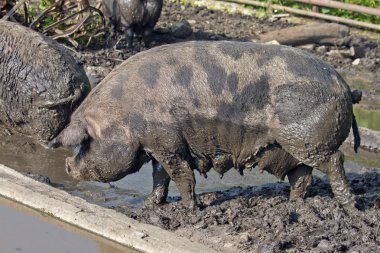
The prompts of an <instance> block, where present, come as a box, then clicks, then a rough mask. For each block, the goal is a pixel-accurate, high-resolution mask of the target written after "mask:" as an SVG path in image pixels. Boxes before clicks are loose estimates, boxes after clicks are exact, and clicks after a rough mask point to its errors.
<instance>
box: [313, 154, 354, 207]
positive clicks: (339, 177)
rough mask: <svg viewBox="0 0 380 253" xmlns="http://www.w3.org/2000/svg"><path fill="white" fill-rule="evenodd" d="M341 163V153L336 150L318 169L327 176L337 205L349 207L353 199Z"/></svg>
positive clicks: (342, 158) (342, 157) (342, 156)
mask: <svg viewBox="0 0 380 253" xmlns="http://www.w3.org/2000/svg"><path fill="white" fill-rule="evenodd" d="M343 161H344V155H343V153H342V152H341V151H339V150H337V151H336V152H335V153H334V154H332V155H331V156H330V157H329V159H328V160H327V161H325V162H324V163H322V164H321V165H320V166H319V167H318V169H319V170H320V171H322V172H324V173H325V174H326V175H327V176H328V178H329V180H330V185H331V188H332V191H333V193H334V195H335V197H336V198H337V200H338V201H339V203H341V204H342V205H344V206H349V205H354V204H355V197H354V195H353V194H352V193H351V190H350V187H349V185H348V182H347V178H346V175H345V171H344V167H343Z"/></svg>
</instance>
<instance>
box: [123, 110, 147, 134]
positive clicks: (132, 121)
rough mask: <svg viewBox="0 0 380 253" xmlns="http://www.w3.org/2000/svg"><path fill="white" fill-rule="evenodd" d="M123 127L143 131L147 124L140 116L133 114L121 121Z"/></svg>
mask: <svg viewBox="0 0 380 253" xmlns="http://www.w3.org/2000/svg"><path fill="white" fill-rule="evenodd" d="M123 122H124V124H125V125H127V126H130V127H131V128H132V129H134V130H138V131H145V130H146V128H147V122H146V120H145V119H144V117H143V116H142V114H140V113H137V112H134V113H131V114H129V115H128V116H127V117H125V118H124V119H123Z"/></svg>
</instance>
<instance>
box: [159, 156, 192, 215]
mask: <svg viewBox="0 0 380 253" xmlns="http://www.w3.org/2000/svg"><path fill="white" fill-rule="evenodd" d="M156 159H157V160H158V161H159V162H160V163H161V165H162V166H163V167H164V169H165V171H166V172H167V174H168V175H169V176H170V178H171V179H172V180H173V181H174V183H175V184H176V186H177V188H178V190H179V192H180V194H181V197H182V204H183V205H185V206H186V207H188V208H190V209H191V210H195V209H196V207H197V201H196V196H195V176H194V172H193V170H192V169H191V167H190V165H189V162H188V161H186V160H184V159H182V158H181V157H180V156H179V155H177V154H175V155H171V156H170V157H156Z"/></svg>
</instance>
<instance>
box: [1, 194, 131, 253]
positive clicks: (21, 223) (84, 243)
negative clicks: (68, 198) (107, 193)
mask: <svg viewBox="0 0 380 253" xmlns="http://www.w3.org/2000/svg"><path fill="white" fill-rule="evenodd" d="M0 252H2V253H13V252H15V253H16V252H25V253H51V252H54V253H76V252H88V253H137V251H135V250H132V249H129V248H127V247H124V246H122V245H119V244H116V243H114V242H111V241H108V240H106V239H103V238H101V237H98V236H96V235H94V234H91V233H89V232H86V231H84V230H81V229H79V228H76V227H73V226H71V225H69V224H67V223H64V222H61V221H58V220H56V219H54V218H52V217H50V216H47V215H44V214H41V213H40V212H38V211H36V210H33V209H30V208H28V207H25V206H23V205H21V204H18V203H15V202H13V201H11V200H8V199H5V198H2V197H0Z"/></svg>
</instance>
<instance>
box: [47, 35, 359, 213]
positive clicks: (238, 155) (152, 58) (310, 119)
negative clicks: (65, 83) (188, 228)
mask: <svg viewBox="0 0 380 253" xmlns="http://www.w3.org/2000/svg"><path fill="white" fill-rule="evenodd" d="M360 98H361V94H360V92H351V91H350V88H349V87H348V86H347V84H346V82H345V81H344V80H343V79H342V78H341V76H340V75H339V74H338V73H337V72H336V71H335V70H334V69H333V68H332V67H331V66H329V65H328V64H326V63H325V62H323V61H321V60H320V59H318V58H317V57H315V56H312V55H310V54H308V53H306V52H303V51H301V50H299V49H295V48H291V47H286V46H276V45H264V44H255V43H250V42H248V43H247V42H245V43H244V42H225V41H224V42H223V41H220V42H206V41H203V42H200V41H198V42H187V43H177V44H172V45H166V46H161V47H156V48H154V49H151V50H147V51H145V52H142V53H138V54H136V55H135V56H133V57H131V58H129V59H128V60H126V61H125V62H124V63H122V64H121V65H119V66H118V67H117V68H116V69H114V70H113V71H112V72H111V73H110V74H109V75H108V76H107V77H106V78H105V79H104V80H103V81H102V82H101V83H100V84H99V85H98V86H97V87H96V88H95V89H94V90H93V91H92V92H91V93H90V95H89V96H88V97H87V98H86V99H85V101H84V102H83V103H82V104H81V105H80V107H79V108H78V109H77V110H76V111H75V112H74V114H73V115H72V117H71V122H70V124H69V125H68V126H67V127H66V129H64V130H63V131H62V132H61V133H60V134H59V135H58V136H57V137H56V138H55V139H54V140H53V141H51V142H50V143H49V145H50V146H51V147H58V146H61V145H64V146H69V147H72V148H73V150H74V151H75V155H74V156H73V157H70V158H67V159H66V171H67V172H68V173H69V174H70V175H72V176H73V177H75V178H77V179H83V180H97V181H102V182H108V181H115V180H119V179H120V178H122V177H124V176H126V175H128V174H131V173H134V172H137V171H138V170H139V169H140V167H141V166H142V164H144V163H146V162H148V161H149V160H152V161H153V166H154V171H153V181H154V182H153V184H154V185H153V192H152V193H151V196H150V200H151V201H153V202H155V203H161V202H164V201H165V199H166V197H167V194H168V185H169V182H170V180H173V181H174V182H175V184H176V186H177V187H178V189H179V191H180V194H181V197H182V201H183V203H184V204H185V205H187V206H189V207H190V208H192V209H193V208H195V207H196V205H197V202H196V195H195V178H194V170H198V171H199V172H200V173H202V174H204V175H206V173H207V172H208V171H209V170H210V169H211V168H214V169H215V170H216V171H218V172H219V173H221V174H223V173H225V172H226V171H228V170H229V169H231V168H232V167H234V168H235V169H237V170H239V171H240V172H241V173H242V172H243V171H244V170H245V169H249V168H253V167H255V166H257V167H258V168H259V169H260V170H266V171H268V172H269V173H271V174H274V175H275V176H277V177H278V178H280V179H284V177H285V176H287V177H288V179H289V182H290V184H291V193H290V195H291V198H292V199H294V198H298V197H304V196H305V193H306V190H307V188H308V187H309V186H310V184H311V183H312V169H313V168H315V169H318V170H320V171H322V172H324V173H325V174H326V175H327V176H328V177H329V179H330V183H331V186H332V189H333V192H334V194H335V197H336V198H337V200H338V201H340V203H341V204H349V203H354V196H353V195H352V193H351V192H350V188H349V186H348V184H347V180H346V177H345V172H344V167H343V154H342V153H341V152H340V151H339V150H338V148H339V147H340V145H341V144H342V143H343V141H344V140H345V139H346V137H347V136H348V134H349V132H350V128H351V126H352V127H353V130H354V135H355V147H354V148H355V150H356V149H357V148H358V147H359V144H360V138H359V133H358V129H357V125H356V121H355V118H354V116H353V111H352V104H353V103H356V102H359V100H360ZM159 164H161V165H162V166H160V165H159Z"/></svg>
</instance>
